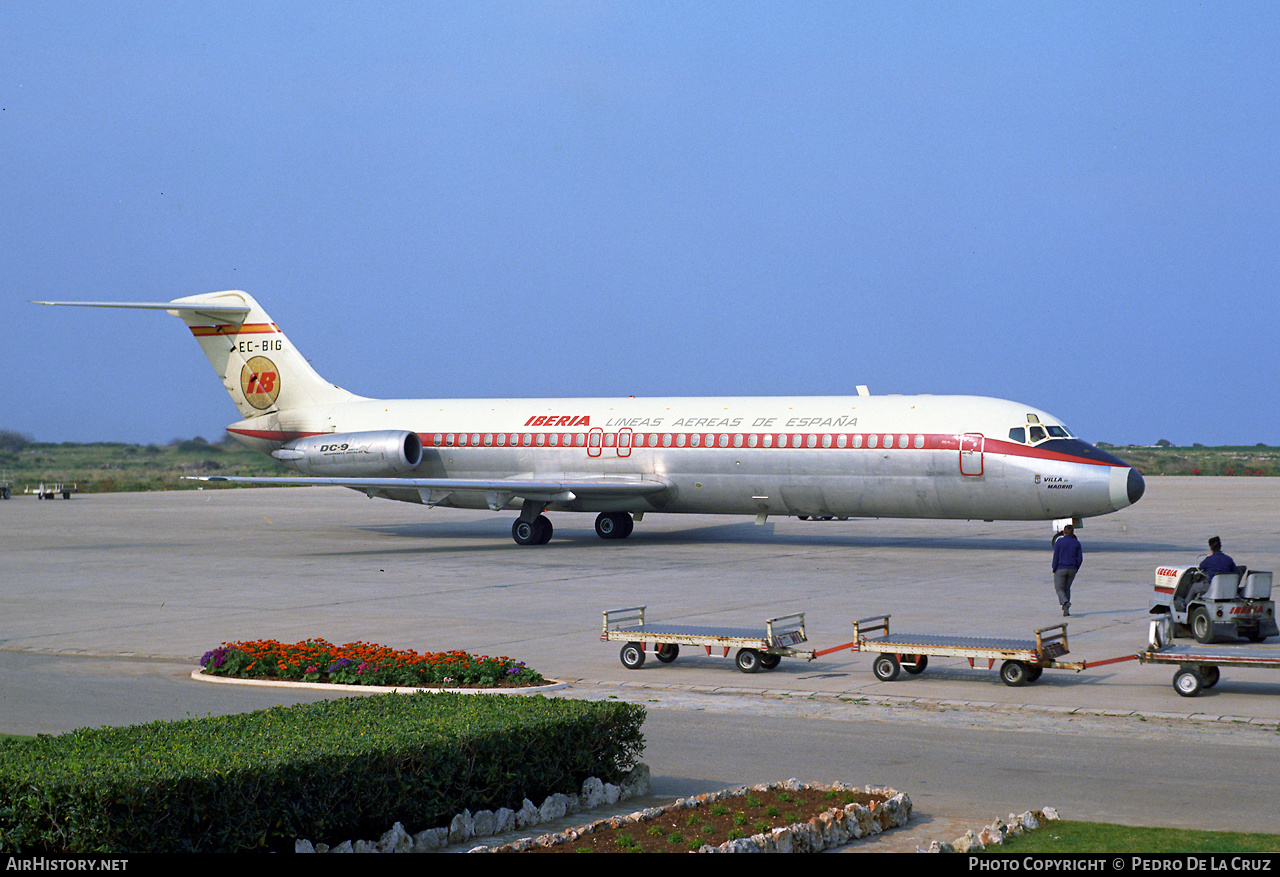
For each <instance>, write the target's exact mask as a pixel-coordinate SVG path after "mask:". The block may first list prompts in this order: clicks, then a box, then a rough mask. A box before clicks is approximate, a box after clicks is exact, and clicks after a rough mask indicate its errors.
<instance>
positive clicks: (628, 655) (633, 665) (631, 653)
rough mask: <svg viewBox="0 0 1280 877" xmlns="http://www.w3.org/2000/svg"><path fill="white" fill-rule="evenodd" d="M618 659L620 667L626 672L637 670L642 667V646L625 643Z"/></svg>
mask: <svg viewBox="0 0 1280 877" xmlns="http://www.w3.org/2000/svg"><path fill="white" fill-rule="evenodd" d="M618 657H620V658H621V659H622V666H624V667H626V668H627V669H628V670H639V669H640V668H641V667H643V666H644V646H642V645H640V643H627V644H626V645H625V646H623V647H622V652H621V653H620V654H619V655H618Z"/></svg>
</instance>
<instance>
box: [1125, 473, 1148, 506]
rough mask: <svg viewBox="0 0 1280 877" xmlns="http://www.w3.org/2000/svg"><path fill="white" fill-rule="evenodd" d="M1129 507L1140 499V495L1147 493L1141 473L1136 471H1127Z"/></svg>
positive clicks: (1145, 483)
mask: <svg viewBox="0 0 1280 877" xmlns="http://www.w3.org/2000/svg"><path fill="white" fill-rule="evenodd" d="M1128 488H1129V505H1133V504H1134V503H1135V502H1137V501H1138V500H1140V499H1142V494H1144V493H1146V491H1147V482H1146V481H1144V480H1143V478H1142V473H1141V472H1139V471H1138V470H1137V469H1133V468H1130V469H1129V482H1128Z"/></svg>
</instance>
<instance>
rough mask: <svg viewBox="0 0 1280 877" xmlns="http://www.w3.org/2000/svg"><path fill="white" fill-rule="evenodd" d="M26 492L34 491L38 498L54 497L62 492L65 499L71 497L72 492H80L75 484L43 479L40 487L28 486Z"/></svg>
mask: <svg viewBox="0 0 1280 877" xmlns="http://www.w3.org/2000/svg"><path fill="white" fill-rule="evenodd" d="M25 492H26V493H34V494H35V495H36V499H53V498H54V497H55V496H57V495H58V494H62V498H63V499H71V494H73V493H78V492H79V490H78V488H77V487H76V485H74V484H62V483H55V482H48V483H46V482H44V481H41V482H40V486H39V487H30V486H28V487H27V489H26V491H25Z"/></svg>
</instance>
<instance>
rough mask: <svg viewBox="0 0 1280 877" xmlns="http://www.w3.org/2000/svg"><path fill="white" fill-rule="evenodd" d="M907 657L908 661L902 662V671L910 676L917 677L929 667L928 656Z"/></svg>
mask: <svg viewBox="0 0 1280 877" xmlns="http://www.w3.org/2000/svg"><path fill="white" fill-rule="evenodd" d="M907 657H908V658H909V659H910V660H907V661H903V662H902V669H903V670H906V671H907V672H908V673H910V674H911V675H912V676H919V675H920V674H921V673H923V672H924V668H925V667H928V666H929V656H928V655H908V656H907Z"/></svg>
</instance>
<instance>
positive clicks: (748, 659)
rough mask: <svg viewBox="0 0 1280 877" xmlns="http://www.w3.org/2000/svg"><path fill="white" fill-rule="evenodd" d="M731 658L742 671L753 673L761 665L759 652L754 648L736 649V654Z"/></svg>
mask: <svg viewBox="0 0 1280 877" xmlns="http://www.w3.org/2000/svg"><path fill="white" fill-rule="evenodd" d="M733 660H734V663H736V664H737V665H738V669H739V670H741V671H742V672H743V673H755V672H756V671H758V670H759V669H760V666H761V661H760V653H759V652H757V651H756V650H755V649H738V654H737V656H736V657H735V658H734V659H733Z"/></svg>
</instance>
